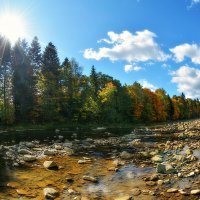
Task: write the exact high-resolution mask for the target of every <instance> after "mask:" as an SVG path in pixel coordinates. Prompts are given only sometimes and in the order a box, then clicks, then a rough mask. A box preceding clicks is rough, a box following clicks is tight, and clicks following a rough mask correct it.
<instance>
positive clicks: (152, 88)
mask: <svg viewBox="0 0 200 200" xmlns="http://www.w3.org/2000/svg"><path fill="white" fill-rule="evenodd" d="M138 83H140V84H141V85H142V87H143V88H148V89H150V90H152V91H155V90H156V89H157V87H156V86H154V85H153V84H151V83H149V82H148V81H147V80H146V79H142V80H139V81H138Z"/></svg>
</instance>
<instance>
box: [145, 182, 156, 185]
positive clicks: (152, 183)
mask: <svg viewBox="0 0 200 200" xmlns="http://www.w3.org/2000/svg"><path fill="white" fill-rule="evenodd" d="M146 185H148V186H155V185H156V182H154V181H147V182H146Z"/></svg>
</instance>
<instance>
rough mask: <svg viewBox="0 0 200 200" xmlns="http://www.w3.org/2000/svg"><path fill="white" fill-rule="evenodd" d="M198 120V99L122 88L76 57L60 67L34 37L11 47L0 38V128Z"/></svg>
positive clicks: (52, 50) (51, 50)
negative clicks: (85, 68)
mask: <svg viewBox="0 0 200 200" xmlns="http://www.w3.org/2000/svg"><path fill="white" fill-rule="evenodd" d="M199 116H200V102H199V100H198V99H190V98H186V97H185V95H184V94H183V93H182V94H181V95H180V96H176V95H174V96H173V97H170V96H169V95H168V94H167V93H166V91H165V90H164V89H162V88H161V89H157V90H155V91H151V90H150V89H148V88H143V87H142V86H141V85H140V84H139V83H138V82H134V80H133V84H132V85H122V84H121V83H120V81H119V80H115V79H114V78H113V77H111V76H109V75H106V74H103V73H101V72H97V71H96V69H95V67H94V66H91V72H90V75H88V76H86V75H84V74H83V73H82V67H81V66H80V65H79V64H78V62H77V61H76V60H75V59H73V58H72V59H68V58H67V57H66V58H65V59H64V61H63V62H62V63H61V62H60V59H59V56H58V51H57V49H56V47H55V46H54V44H53V43H52V42H50V43H48V45H47V46H46V47H45V48H44V51H43V52H42V50H41V45H40V42H39V40H38V38H37V37H34V38H33V40H32V42H31V43H30V44H28V42H26V41H25V40H24V39H23V40H20V39H19V40H18V41H17V42H16V43H15V45H13V46H11V44H10V42H9V41H8V40H7V39H6V38H5V37H2V36H1V37H0V124H1V125H12V124H19V123H31V124H35V123H51V122H58V123H95V124H109V123H138V122H162V121H169V120H170V121H171V120H180V119H191V118H197V117H199Z"/></svg>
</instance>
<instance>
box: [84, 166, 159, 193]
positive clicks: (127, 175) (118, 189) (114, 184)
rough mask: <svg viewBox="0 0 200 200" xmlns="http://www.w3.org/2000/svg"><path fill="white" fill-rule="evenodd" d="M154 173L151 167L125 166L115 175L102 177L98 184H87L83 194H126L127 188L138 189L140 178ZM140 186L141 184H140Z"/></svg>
mask: <svg viewBox="0 0 200 200" xmlns="http://www.w3.org/2000/svg"><path fill="white" fill-rule="evenodd" d="M153 172H155V169H154V168H152V167H145V168H138V167H136V166H134V165H131V164H130V165H127V166H125V167H123V168H121V169H120V170H119V171H118V172H117V173H114V174H113V175H110V176H105V177H103V178H102V179H101V180H100V181H99V183H98V184H89V185H87V186H86V187H85V188H84V191H85V193H86V194H87V193H89V194H91V193H96V194H97V193H98V194H99V195H102V196H105V195H106V196H113V195H114V196H116V195H118V194H119V193H124V192H125V193H127V188H134V187H138V186H139V184H140V182H141V179H140V178H141V177H143V176H145V175H148V174H150V173H153ZM141 184H143V183H142V182H141Z"/></svg>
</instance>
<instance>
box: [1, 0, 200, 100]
mask: <svg viewBox="0 0 200 200" xmlns="http://www.w3.org/2000/svg"><path fill="white" fill-rule="evenodd" d="M5 10H9V12H14V13H21V14H22V16H23V18H24V21H25V22H26V24H27V29H28V30H27V32H28V35H27V40H31V39H32V37H33V36H35V35H37V36H38V37H39V40H40V42H41V44H42V46H43V47H44V46H45V45H46V44H47V43H48V42H49V41H52V42H53V43H54V44H55V45H56V47H57V49H58V51H59V56H60V58H61V61H62V60H63V59H64V57H68V58H71V57H74V58H76V60H77V61H78V62H79V64H80V65H81V66H82V67H83V73H84V74H89V73H90V69H91V66H92V65H94V66H95V67H96V69H97V71H101V72H103V73H106V74H109V75H111V76H113V77H114V78H116V79H119V80H120V81H121V82H122V83H123V84H125V83H126V84H132V83H133V82H134V81H139V82H140V83H141V84H142V85H143V86H144V87H149V88H150V89H152V90H154V89H156V88H164V89H165V90H166V91H167V92H168V93H169V94H170V95H173V94H180V93H181V92H184V93H185V94H186V96H187V97H191V98H197V97H198V98H200V69H199V65H200V26H199V19H200V0H162V1H161V0H123V1H122V0H59V1H57V0H29V1H27V0H20V1H19V0H10V1H9V0H7V1H6V0H0V13H1V14H2V13H3V12H5Z"/></svg>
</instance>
